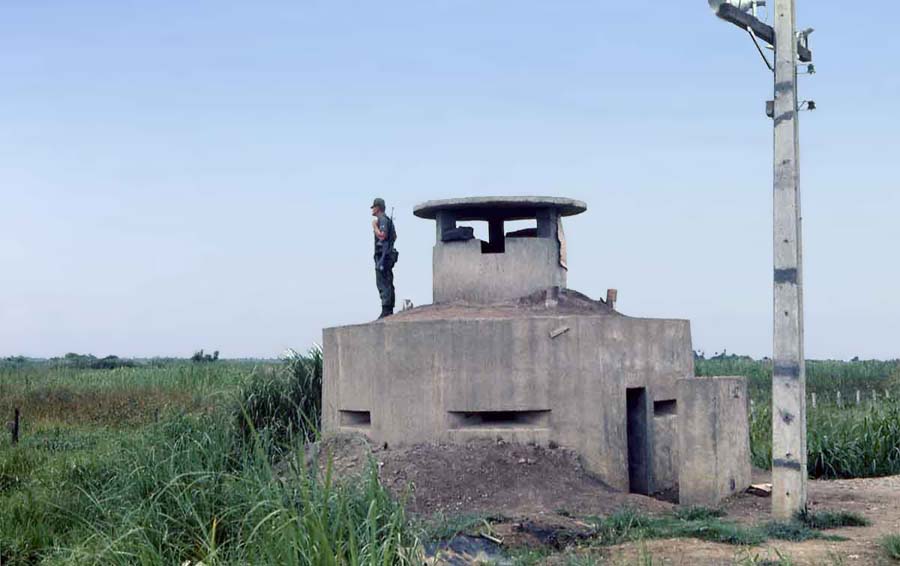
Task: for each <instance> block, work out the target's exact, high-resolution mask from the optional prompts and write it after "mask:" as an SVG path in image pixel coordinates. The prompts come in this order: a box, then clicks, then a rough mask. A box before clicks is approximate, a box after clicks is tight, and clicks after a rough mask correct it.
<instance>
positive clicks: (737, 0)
mask: <svg viewBox="0 0 900 566" xmlns="http://www.w3.org/2000/svg"><path fill="white" fill-rule="evenodd" d="M722 4H731V5H732V6H734V7H735V8H737V9H738V10H740V11H742V12H752V13H753V14H754V15H756V9H757V8H758V7H760V6H765V5H766V0H709V7H710V8H712V11H713V12H718V11H719V6H721V5H722Z"/></svg>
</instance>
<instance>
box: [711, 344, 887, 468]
mask: <svg viewBox="0 0 900 566" xmlns="http://www.w3.org/2000/svg"><path fill="white" fill-rule="evenodd" d="M695 362H696V364H695V366H696V373H697V375H742V376H745V377H747V379H748V385H749V388H750V396H751V398H752V399H753V409H752V411H751V423H750V427H751V430H750V440H751V443H750V446H751V451H752V455H753V464H754V465H756V466H758V467H760V468H763V469H769V468H770V467H771V462H772V410H771V391H772V388H771V379H772V364H771V362H769V361H767V360H762V361H760V360H752V359H750V358H746V357H742V356H719V357H716V358H712V359H704V358H699V359H696V360H695ZM857 391H859V397H860V404H859V405H857V404H856V398H857V397H856V395H857ZM839 393H840V404H839V396H838V394H839ZM813 394H815V395H816V397H817V404H816V406H815V407H813V406H812V403H811V398H812V395H813ZM873 394H874V397H873ZM807 397H808V402H807V452H808V465H809V472H810V476H811V477H813V478H827V479H834V478H856V477H869V476H884V475H889V474H900V401H898V398H900V362H898V361H897V360H893V361H875V360H867V361H853V362H840V361H809V362H808V363H807ZM873 399H874V400H873Z"/></svg>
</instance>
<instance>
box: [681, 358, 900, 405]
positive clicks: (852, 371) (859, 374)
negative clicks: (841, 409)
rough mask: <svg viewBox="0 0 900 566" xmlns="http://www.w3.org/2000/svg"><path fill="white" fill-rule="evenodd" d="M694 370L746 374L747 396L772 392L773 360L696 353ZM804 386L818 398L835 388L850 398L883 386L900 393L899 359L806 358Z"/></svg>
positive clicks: (830, 394)
mask: <svg viewBox="0 0 900 566" xmlns="http://www.w3.org/2000/svg"><path fill="white" fill-rule="evenodd" d="M694 371H695V373H696V374H697V375H698V376H714V375H741V376H744V377H746V378H747V384H748V387H749V389H750V396H751V397H752V398H754V399H757V400H762V399H766V398H768V397H769V396H770V395H771V392H772V361H771V360H768V359H766V360H754V359H752V358H749V357H747V356H734V355H722V356H717V357H714V358H709V359H707V358H703V357H697V358H695V360H694ZM806 388H807V392H809V393H816V394H817V395H819V397H820V398H823V397H828V398H832V399H833V398H834V397H835V395H836V393H837V392H838V391H840V392H841V395H842V397H843V398H844V400H846V401H849V400H850V399H852V398H853V396H854V395H855V394H856V391H857V390H859V391H863V392H868V391H873V390H874V391H878V392H879V393H880V392H883V391H885V390H888V391H892V392H897V393H900V360H888V361H879V360H858V361H851V362H843V361H836V360H807V362H806Z"/></svg>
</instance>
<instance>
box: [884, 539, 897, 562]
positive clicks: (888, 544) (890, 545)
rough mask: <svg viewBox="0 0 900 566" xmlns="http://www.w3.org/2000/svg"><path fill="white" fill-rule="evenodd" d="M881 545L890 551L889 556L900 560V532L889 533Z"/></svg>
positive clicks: (886, 550)
mask: <svg viewBox="0 0 900 566" xmlns="http://www.w3.org/2000/svg"><path fill="white" fill-rule="evenodd" d="M881 546H882V548H884V550H885V552H887V553H888V556H890V557H891V558H893V559H894V560H897V561H900V534H897V535H887V536H886V537H884V538H883V539H881Z"/></svg>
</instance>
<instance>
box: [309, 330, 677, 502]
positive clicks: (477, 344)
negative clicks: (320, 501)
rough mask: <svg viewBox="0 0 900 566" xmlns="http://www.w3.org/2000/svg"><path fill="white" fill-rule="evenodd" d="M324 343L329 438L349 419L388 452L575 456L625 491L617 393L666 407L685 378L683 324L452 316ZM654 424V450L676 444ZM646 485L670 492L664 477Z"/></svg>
mask: <svg viewBox="0 0 900 566" xmlns="http://www.w3.org/2000/svg"><path fill="white" fill-rule="evenodd" d="M562 329H568V330H565V331H563V332H562V333H559V332H560V330H562ZM554 336H555V337H554ZM323 345H324V346H323V349H324V355H325V382H324V395H323V397H324V399H323V401H324V402H323V426H324V428H325V430H326V431H340V430H342V426H341V422H342V419H341V416H342V413H341V412H342V411H353V413H352V414H349V415H347V414H345V418H344V422H345V423H354V424H353V427H352V429H353V430H361V431H363V432H365V433H366V434H367V435H368V436H369V437H370V438H371V439H372V440H373V441H375V442H377V443H383V442H387V443H388V444H389V445H409V444H417V443H424V442H435V441H449V442H456V441H459V442H463V441H466V440H469V439H472V438H485V437H487V438H503V439H506V440H508V441H514V442H535V443H538V444H542V445H547V444H550V443H551V442H553V443H556V444H558V445H560V446H564V447H568V448H571V449H573V450H575V451H577V452H578V453H579V454H580V455H581V456H582V458H583V460H584V463H585V467H586V468H587V469H588V470H589V471H590V472H592V473H593V474H596V475H597V476H598V477H599V478H600V479H602V480H603V481H605V482H606V483H608V484H609V485H611V486H613V487H615V488H617V489H621V490H623V491H627V490H628V488H629V477H628V438H627V431H626V414H625V411H626V389H627V388H639V387H644V388H646V391H647V395H648V397H649V399H650V400H651V401H662V400H671V399H674V398H675V394H676V381H677V380H678V379H681V378H683V377H686V376H690V375H693V351H692V349H691V336H690V324H689V323H688V322H687V321H684V320H653V319H636V318H628V317H624V316H620V315H573V314H569V315H553V314H547V315H541V314H536V313H534V312H530V313H529V314H527V315H522V316H509V317H506V318H466V317H465V316H459V315H458V313H457V315H455V316H454V317H453V318H446V319H426V320H403V319H402V317H401V318H398V319H397V320H393V321H392V320H391V319H386V321H381V322H376V323H370V324H363V325H357V326H345V327H339V328H328V329H326V330H325V331H324V341H323ZM651 406H652V405H651ZM360 412H368V413H369V423H368V424H359V423H360V422H362V421H363V420H364V419H361V418H359V413H360ZM665 418H668V417H665ZM656 420H657V419H656V417H655V416H654V415H651V416H650V421H651V423H653V424H652V427H651V428H652V430H651V431H649V436H650V438H651V440H650V442H651V446H652V445H653V444H652V443H653V437H654V436H656V437H657V441H658V442H662V441H663V440H662V439H663V438H665V437H666V435H669V436H671V435H672V434H673V433H672V432H671V426H670V423H668V421H665V422H664V423H660V424H659V425H656V424H655V423H656ZM669 457H671V456H669ZM653 477H655V478H657V480H656V481H662V482H665V483H666V485H665V486H662V489H665V488H666V487H671V486H670V485H669V483H670V482H671V479H669V478H667V477H666V475H665V474H664V473H662V472H661V471H659V470H656V471H654V473H653ZM651 487H652V488H655V487H656V486H651ZM656 490H657V489H654V491H656Z"/></svg>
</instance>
